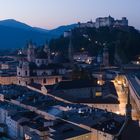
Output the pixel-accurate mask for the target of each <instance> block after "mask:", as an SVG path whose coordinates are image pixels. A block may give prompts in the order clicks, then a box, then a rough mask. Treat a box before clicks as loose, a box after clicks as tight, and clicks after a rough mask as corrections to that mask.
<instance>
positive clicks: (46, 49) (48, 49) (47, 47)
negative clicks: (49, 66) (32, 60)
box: [44, 42, 51, 63]
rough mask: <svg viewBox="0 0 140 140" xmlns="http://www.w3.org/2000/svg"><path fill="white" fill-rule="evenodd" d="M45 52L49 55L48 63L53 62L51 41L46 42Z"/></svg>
mask: <svg viewBox="0 0 140 140" xmlns="http://www.w3.org/2000/svg"><path fill="white" fill-rule="evenodd" d="M44 52H45V53H46V54H47V55H48V63H51V52H50V48H49V43H48V42H46V43H45V46H44Z"/></svg>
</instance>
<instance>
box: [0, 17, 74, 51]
mask: <svg viewBox="0 0 140 140" xmlns="http://www.w3.org/2000/svg"><path fill="white" fill-rule="evenodd" d="M74 27H75V25H74V24H73V25H68V26H61V27H58V28H56V29H53V30H46V29H42V28H38V27H31V26H29V25H27V24H25V23H22V22H19V21H16V20H13V19H8V20H2V21H0V36H1V38H0V49H9V48H21V47H24V46H25V45H26V43H27V41H29V40H32V41H33V42H35V43H36V44H37V45H40V44H43V43H45V42H46V40H50V39H52V38H58V37H59V36H60V35H62V34H63V32H64V31H66V30H69V29H72V28H74Z"/></svg>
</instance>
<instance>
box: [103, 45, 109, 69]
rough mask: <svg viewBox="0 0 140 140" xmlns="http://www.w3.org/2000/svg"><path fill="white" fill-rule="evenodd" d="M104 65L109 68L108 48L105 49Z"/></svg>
mask: <svg viewBox="0 0 140 140" xmlns="http://www.w3.org/2000/svg"><path fill="white" fill-rule="evenodd" d="M103 65H104V66H109V52H108V48H107V47H106V46H105V47H104V49H103Z"/></svg>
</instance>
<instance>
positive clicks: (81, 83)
mask: <svg viewBox="0 0 140 140" xmlns="http://www.w3.org/2000/svg"><path fill="white" fill-rule="evenodd" d="M96 85H97V84H96V83H95V82H94V81H93V80H72V81H61V82H59V83H58V84H57V85H56V86H55V90H68V89H78V88H88V87H94V86H96Z"/></svg>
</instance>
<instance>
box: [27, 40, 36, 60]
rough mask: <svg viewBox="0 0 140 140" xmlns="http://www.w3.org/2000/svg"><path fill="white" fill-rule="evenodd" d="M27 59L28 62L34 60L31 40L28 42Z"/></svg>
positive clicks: (33, 48)
mask: <svg viewBox="0 0 140 140" xmlns="http://www.w3.org/2000/svg"><path fill="white" fill-rule="evenodd" d="M27 59H28V61H29V62H35V47H34V45H33V44H32V42H30V43H29V44H28V49H27Z"/></svg>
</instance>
